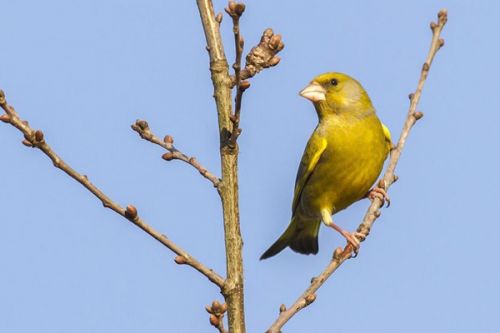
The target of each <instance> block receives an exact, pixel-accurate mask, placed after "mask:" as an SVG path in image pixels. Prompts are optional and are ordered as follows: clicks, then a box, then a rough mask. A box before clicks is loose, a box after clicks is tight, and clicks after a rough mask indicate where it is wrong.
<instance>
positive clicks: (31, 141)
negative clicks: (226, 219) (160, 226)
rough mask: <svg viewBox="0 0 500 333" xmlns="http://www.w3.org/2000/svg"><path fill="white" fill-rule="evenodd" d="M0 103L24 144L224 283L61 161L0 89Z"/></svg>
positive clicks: (185, 261)
mask: <svg viewBox="0 0 500 333" xmlns="http://www.w3.org/2000/svg"><path fill="white" fill-rule="evenodd" d="M0 107H1V108H2V109H3V110H4V111H5V113H4V114H2V115H1V116H0V120H1V121H3V122H6V123H9V124H11V125H12V126H14V127H15V128H17V129H18V130H19V131H21V132H22V133H23V134H24V141H23V144H24V145H26V146H30V147H33V148H38V149H40V150H41V151H42V152H43V153H44V154H45V155H47V156H48V157H49V158H50V159H51V160H52V162H53V164H54V166H55V167H56V168H58V169H61V170H62V171H64V172H65V173H66V174H67V175H68V176H70V177H71V178H73V179H74V180H76V181H77V182H79V183H80V184H82V185H83V186H84V187H85V188H86V189H87V190H89V191H90V192H92V194H94V195H95V196H96V197H97V198H98V199H99V200H101V202H102V204H103V206H104V207H106V208H109V209H111V210H113V211H114V212H116V213H117V214H119V215H121V216H123V217H125V218H126V219H127V220H129V221H130V222H132V223H133V224H135V225H136V226H138V227H139V228H141V229H142V230H143V231H145V232H146V233H147V234H148V235H150V236H151V237H153V238H154V239H156V240H157V241H159V242H160V243H161V244H163V245H164V246H165V247H167V248H168V249H170V250H171V251H172V252H174V253H175V254H177V257H176V258H175V262H176V263H178V264H186V265H189V266H191V267H193V268H194V269H196V270H197V271H198V272H200V273H201V274H203V275H205V276H206V277H207V278H208V279H209V280H210V281H212V282H213V283H214V284H216V285H217V286H219V287H220V288H222V287H223V286H224V278H223V277H222V276H220V275H219V274H217V273H216V272H214V271H213V270H212V269H210V268H208V267H206V266H205V265H203V264H202V263H201V262H199V261H198V260H196V259H195V258H193V257H192V256H191V255H190V254H189V253H187V252H186V251H185V250H183V249H182V248H180V247H179V246H178V245H177V244H175V243H174V242H172V241H171V240H170V239H168V238H167V237H166V236H165V235H163V234H161V233H160V232H158V231H156V230H155V229H154V228H153V227H151V226H150V225H148V224H147V223H146V222H145V221H144V220H143V219H142V218H140V217H139V215H138V214H137V209H136V208H135V207H134V206H132V205H128V206H127V208H123V207H121V206H120V205H118V204H117V203H116V202H114V201H113V200H111V198H109V197H108V196H107V195H106V194H104V193H103V192H102V191H101V190H100V189H99V188H97V186H95V185H94V184H92V183H91V182H90V181H89V179H88V177H87V176H85V175H82V174H80V173H78V172H77V171H75V170H74V169H73V168H71V167H70V166H69V165H68V164H67V163H66V162H64V161H63V160H62V159H61V158H60V157H59V156H58V155H57V154H56V153H55V152H54V151H53V150H52V148H51V147H50V146H49V145H48V144H47V143H46V142H45V139H44V134H43V132H42V131H40V130H34V129H33V128H31V127H30V126H29V124H28V122H27V121H23V120H21V119H20V118H19V116H18V114H17V112H16V111H15V110H14V108H13V107H12V106H10V105H8V103H7V101H6V99H5V94H4V92H3V91H2V90H0Z"/></svg>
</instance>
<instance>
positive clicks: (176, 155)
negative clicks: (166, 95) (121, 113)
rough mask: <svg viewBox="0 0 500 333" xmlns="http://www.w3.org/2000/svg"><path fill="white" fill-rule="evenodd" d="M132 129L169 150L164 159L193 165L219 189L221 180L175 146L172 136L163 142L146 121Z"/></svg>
mask: <svg viewBox="0 0 500 333" xmlns="http://www.w3.org/2000/svg"><path fill="white" fill-rule="evenodd" d="M131 127H132V129H133V130H134V131H136V132H137V133H139V135H140V136H141V138H143V139H144V140H147V141H149V142H151V143H154V144H157V145H159V146H161V147H163V148H165V149H166V150H168V151H169V152H168V153H165V154H163V155H162V158H163V159H164V160H166V161H171V160H174V159H175V160H180V161H183V162H186V163H187V164H189V165H191V166H192V167H194V168H195V169H196V170H198V172H199V173H200V174H201V175H202V176H203V177H205V178H206V179H208V180H209V181H210V182H211V183H212V184H213V185H214V187H218V186H219V184H220V179H219V177H217V176H216V175H214V174H213V173H211V172H210V171H208V170H207V169H206V168H205V167H203V166H202V165H201V164H200V163H199V162H198V161H197V160H196V158H195V157H194V156H192V157H189V156H187V155H186V154H184V153H183V152H181V151H180V150H178V149H177V148H175V146H174V139H173V138H172V137H171V136H170V135H167V136H165V138H164V139H163V140H161V139H160V138H159V137H158V136H156V135H154V134H153V133H152V132H151V130H150V129H149V125H148V123H147V122H146V121H145V120H137V121H136V122H135V124H132V126H131Z"/></svg>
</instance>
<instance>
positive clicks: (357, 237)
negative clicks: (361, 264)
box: [342, 231, 366, 258]
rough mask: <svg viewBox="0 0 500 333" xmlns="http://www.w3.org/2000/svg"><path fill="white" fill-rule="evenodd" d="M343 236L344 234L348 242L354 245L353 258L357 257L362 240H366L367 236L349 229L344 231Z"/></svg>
mask: <svg viewBox="0 0 500 333" xmlns="http://www.w3.org/2000/svg"><path fill="white" fill-rule="evenodd" d="M342 236H344V237H345V239H346V240H347V243H348V244H350V245H351V246H352V251H353V252H354V256H352V258H356V257H357V256H358V252H359V248H360V245H361V241H364V240H365V238H366V236H365V235H364V234H362V233H360V232H347V231H344V232H343V233H342Z"/></svg>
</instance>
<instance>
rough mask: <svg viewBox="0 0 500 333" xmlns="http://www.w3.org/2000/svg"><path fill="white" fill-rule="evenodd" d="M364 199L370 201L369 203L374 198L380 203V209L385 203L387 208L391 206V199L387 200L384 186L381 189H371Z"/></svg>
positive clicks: (377, 187) (379, 187) (387, 196)
mask: <svg viewBox="0 0 500 333" xmlns="http://www.w3.org/2000/svg"><path fill="white" fill-rule="evenodd" d="M366 197H367V198H368V199H370V201H373V200H375V198H378V199H379V200H380V201H381V202H382V203H381V204H380V207H383V206H384V204H385V203H386V202H387V207H389V206H390V205H391V198H389V195H388V194H387V192H386V190H385V186H384V187H382V186H380V184H379V186H376V187H374V188H372V189H371V190H370V191H369V192H368V193H367V194H366Z"/></svg>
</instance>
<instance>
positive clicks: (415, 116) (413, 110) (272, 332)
mask: <svg viewBox="0 0 500 333" xmlns="http://www.w3.org/2000/svg"><path fill="white" fill-rule="evenodd" d="M447 20H448V15H447V11H446V9H442V10H440V11H439V13H438V21H437V22H431V30H432V41H431V46H430V49H429V53H428V55H427V58H426V60H425V63H424V64H423V66H422V70H421V72H420V79H419V81H418V85H417V88H416V90H415V92H414V93H412V94H410V96H409V97H410V107H409V110H408V116H407V117H406V121H405V123H404V126H403V130H402V132H401V136H400V137H399V141H398V144H397V145H396V147H395V148H394V150H393V151H392V153H391V158H390V162H389V165H388V167H387V169H386V171H385V173H384V176H383V178H382V184H383V185H384V187H385V189H386V190H387V189H388V188H389V187H390V186H391V185H392V184H393V183H394V182H395V181H396V180H397V176H396V175H395V174H394V171H395V169H396V165H397V163H398V161H399V157H400V156H401V152H402V150H403V148H404V146H405V143H406V139H407V138H408V135H409V134H410V130H411V128H412V127H413V125H415V123H416V122H417V120H419V119H420V118H422V116H423V114H422V113H421V112H418V111H417V105H418V102H419V101H420V96H421V94H422V89H423V87H424V83H425V80H426V79H427V75H428V73H429V70H430V67H431V64H432V61H433V59H434V56H435V55H436V53H437V51H438V50H439V49H440V48H441V47H442V46H443V45H444V40H443V39H442V38H441V37H440V34H441V31H442V30H443V27H444V25H445V24H446V21H447ZM381 205H383V202H382V201H381V200H380V199H379V198H375V199H374V200H373V202H372V203H371V205H370V207H369V208H368V210H367V212H366V214H365V216H364V218H363V221H362V223H361V224H360V225H359V227H358V229H357V232H359V233H361V234H363V235H364V236H365V238H366V237H367V236H368V234H369V233H370V230H371V227H372V226H373V223H374V222H375V220H376V219H377V218H378V217H379V216H380V211H379V208H380V207H381ZM352 250H353V248H352V246H351V245H350V244H348V245H347V246H346V247H345V248H344V249H343V250H342V248H340V247H339V248H337V249H336V250H335V252H334V254H333V258H332V260H331V261H330V263H329V264H328V266H327V267H326V268H325V269H324V271H323V272H322V273H321V274H320V275H319V276H317V277H316V278H313V279H312V281H311V284H310V285H309V287H308V288H307V289H306V291H304V292H303V293H302V295H301V296H300V297H299V298H298V299H297V300H296V301H295V303H294V304H292V306H290V308H288V309H287V308H286V307H285V306H284V305H282V306H281V308H280V314H279V316H278V318H277V319H276V321H275V322H274V323H273V324H272V325H271V327H270V328H269V329H268V331H267V332H268V333H278V332H280V330H281V328H282V327H283V325H285V324H286V322H287V321H288V320H290V318H292V317H293V316H294V315H295V314H297V313H298V312H299V311H300V310H301V309H303V308H305V307H306V306H308V305H309V304H311V303H312V302H314V300H315V299H316V291H317V290H318V289H319V288H320V287H321V286H322V285H323V283H325V281H326V280H327V279H328V278H329V277H330V276H331V275H332V274H333V273H334V272H335V271H336V270H337V268H339V267H340V265H342V264H343V263H344V262H345V261H346V260H348V259H349V258H351V253H352Z"/></svg>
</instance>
